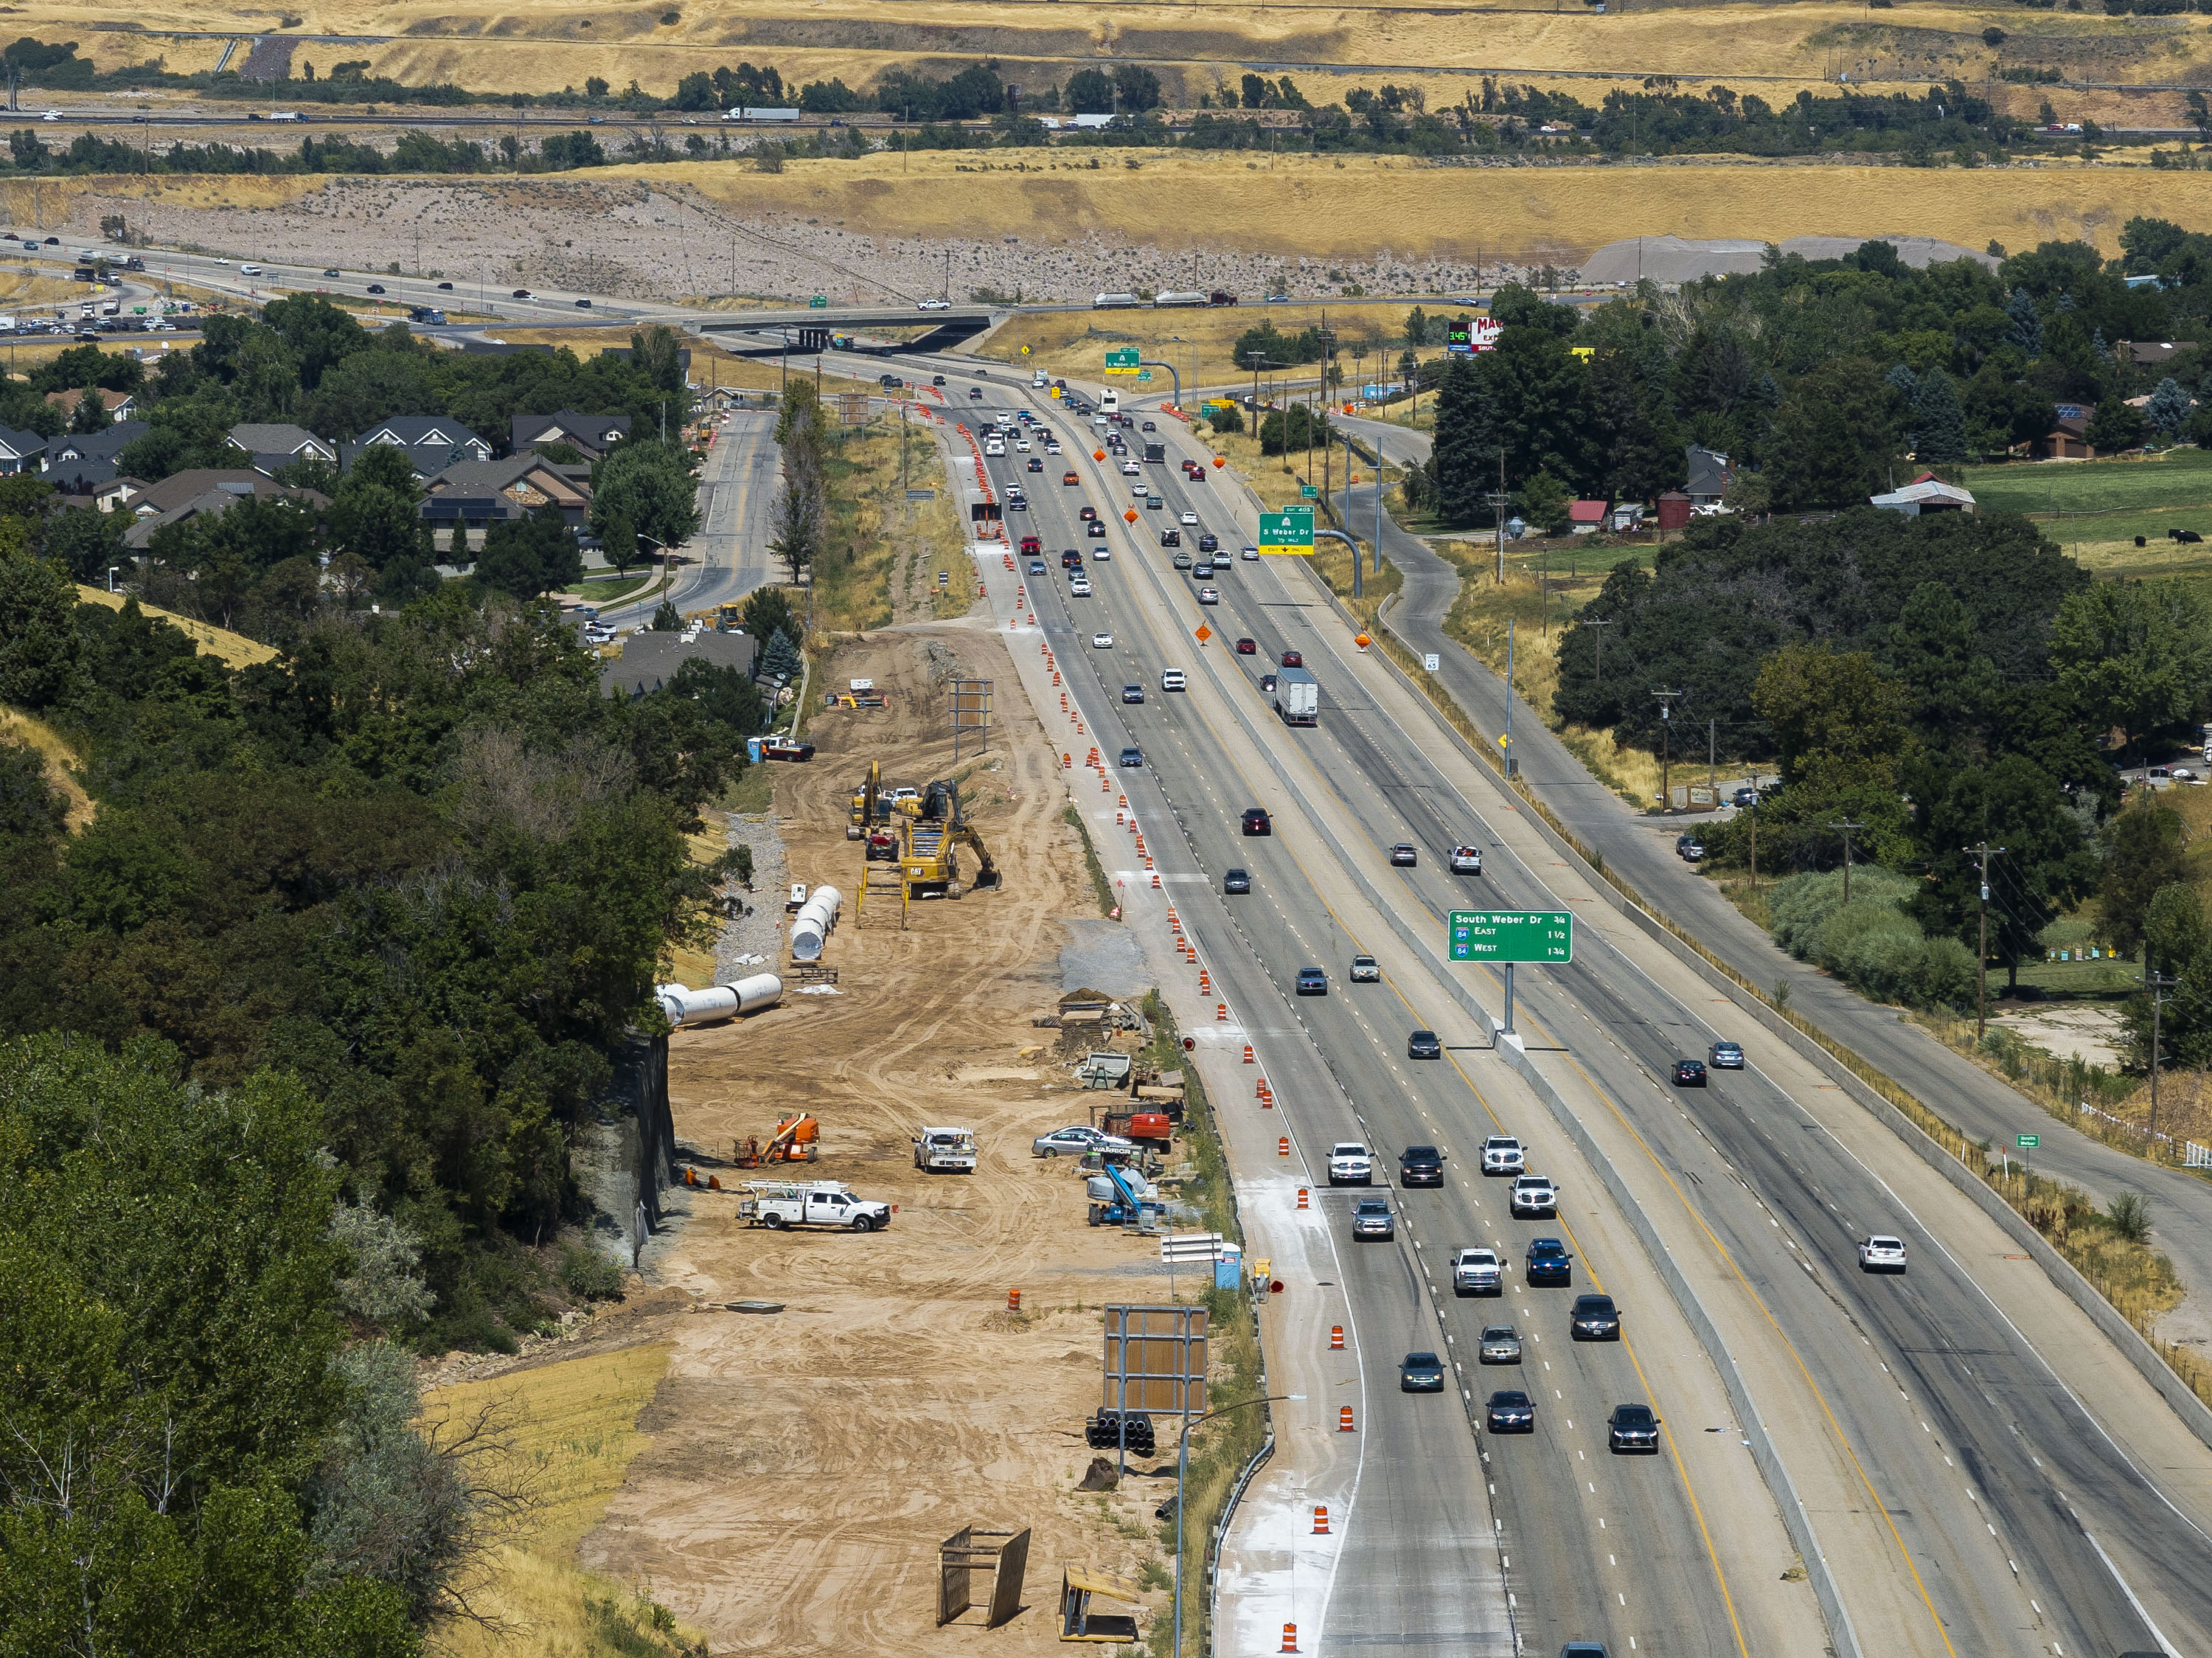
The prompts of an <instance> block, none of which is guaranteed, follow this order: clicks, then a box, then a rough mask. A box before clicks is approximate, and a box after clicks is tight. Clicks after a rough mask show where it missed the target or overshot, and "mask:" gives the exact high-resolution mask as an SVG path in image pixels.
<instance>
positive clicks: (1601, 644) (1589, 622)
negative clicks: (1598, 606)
mask: <svg viewBox="0 0 2212 1658" xmlns="http://www.w3.org/2000/svg"><path fill="white" fill-rule="evenodd" d="M1612 625H1613V621H1612V619H1611V618H1610V617H1607V618H1604V619H1600V618H1597V617H1594V616H1586V617H1584V618H1583V626H1584V627H1611V626H1612ZM1595 637H1596V639H1597V683H1598V688H1599V689H1601V690H1602V689H1603V688H1604V686H1605V635H1604V634H1602V633H1601V634H1598V635H1596V636H1595Z"/></svg>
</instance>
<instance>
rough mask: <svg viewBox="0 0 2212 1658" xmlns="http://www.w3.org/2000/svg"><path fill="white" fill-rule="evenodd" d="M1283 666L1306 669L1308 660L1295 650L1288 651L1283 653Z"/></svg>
mask: <svg viewBox="0 0 2212 1658" xmlns="http://www.w3.org/2000/svg"><path fill="white" fill-rule="evenodd" d="M1282 665H1283V666H1284V667H1304V666H1305V665H1306V659H1305V658H1304V657H1303V656H1301V655H1298V653H1297V651H1295V650H1286V651H1285V652H1284V653H1283V664H1282Z"/></svg>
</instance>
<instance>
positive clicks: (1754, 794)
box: [1751, 787, 1759, 893]
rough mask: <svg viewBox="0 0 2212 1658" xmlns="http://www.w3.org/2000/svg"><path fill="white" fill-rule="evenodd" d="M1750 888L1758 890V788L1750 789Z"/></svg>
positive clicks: (1754, 890)
mask: <svg viewBox="0 0 2212 1658" xmlns="http://www.w3.org/2000/svg"><path fill="white" fill-rule="evenodd" d="M1751 890H1752V891H1753V892H1754V893H1755V892H1757V891H1758V890H1759V790H1758V789H1757V788H1756V787H1754V788H1753V789H1752V791H1751Z"/></svg>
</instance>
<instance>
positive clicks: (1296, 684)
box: [1275, 667, 1321, 725]
mask: <svg viewBox="0 0 2212 1658" xmlns="http://www.w3.org/2000/svg"><path fill="white" fill-rule="evenodd" d="M1275 712H1276V713H1277V714H1279V715H1280V716H1282V721H1283V723H1284V724H1285V725H1319V724H1320V723H1321V685H1320V682H1319V681H1318V680H1316V679H1315V678H1314V676H1313V675H1312V674H1309V673H1307V672H1306V671H1305V669H1304V668H1302V667H1286V668H1285V669H1283V670H1282V672H1281V673H1279V674H1276V675H1275Z"/></svg>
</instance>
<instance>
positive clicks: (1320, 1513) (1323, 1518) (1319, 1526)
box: [1313, 1503, 1328, 1537]
mask: <svg viewBox="0 0 2212 1658" xmlns="http://www.w3.org/2000/svg"><path fill="white" fill-rule="evenodd" d="M1313 1534H1314V1535H1315V1536H1316V1537H1327V1536H1328V1505H1327V1504H1326V1503H1316V1504H1315V1506H1314V1528H1313Z"/></svg>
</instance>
